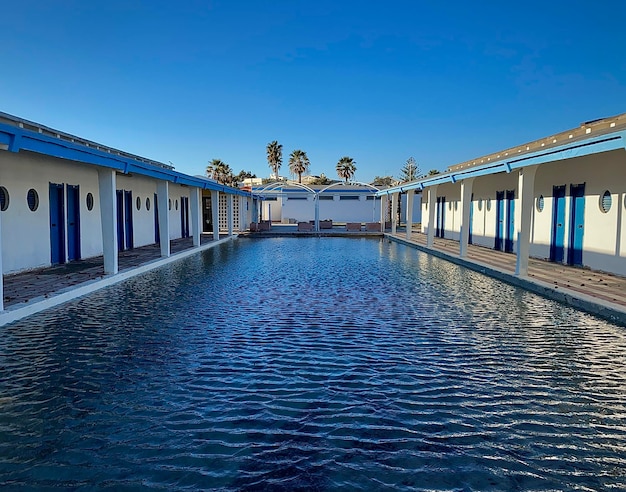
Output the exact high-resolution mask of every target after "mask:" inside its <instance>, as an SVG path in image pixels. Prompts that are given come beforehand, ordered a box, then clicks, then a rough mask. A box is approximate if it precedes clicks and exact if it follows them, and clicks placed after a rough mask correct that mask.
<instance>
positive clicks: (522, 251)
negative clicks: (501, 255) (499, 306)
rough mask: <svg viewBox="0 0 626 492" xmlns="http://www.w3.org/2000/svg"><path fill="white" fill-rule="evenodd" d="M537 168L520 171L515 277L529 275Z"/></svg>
mask: <svg viewBox="0 0 626 492" xmlns="http://www.w3.org/2000/svg"><path fill="white" fill-rule="evenodd" d="M536 173H537V166H529V167H523V168H522V169H520V170H519V176H518V187H517V197H518V199H519V200H518V201H519V206H517V207H515V227H516V232H517V247H516V250H517V258H516V262H515V275H519V276H521V277H525V276H527V275H528V257H529V255H530V227H531V221H532V211H533V202H534V199H535V174H536Z"/></svg>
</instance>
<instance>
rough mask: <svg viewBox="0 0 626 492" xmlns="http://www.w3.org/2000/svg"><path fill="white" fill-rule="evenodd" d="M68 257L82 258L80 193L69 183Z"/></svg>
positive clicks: (76, 187) (69, 258)
mask: <svg viewBox="0 0 626 492" xmlns="http://www.w3.org/2000/svg"><path fill="white" fill-rule="evenodd" d="M67 259H68V261H72V260H80V193H79V188H78V185H76V186H72V185H67Z"/></svg>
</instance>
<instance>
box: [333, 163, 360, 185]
mask: <svg viewBox="0 0 626 492" xmlns="http://www.w3.org/2000/svg"><path fill="white" fill-rule="evenodd" d="M336 169H337V175H338V176H339V177H340V178H342V179H343V180H345V182H346V183H347V182H348V181H349V180H350V179H352V178H353V177H354V173H355V172H356V162H354V159H353V158H352V157H342V158H341V159H339V162H338V163H337V167H336Z"/></svg>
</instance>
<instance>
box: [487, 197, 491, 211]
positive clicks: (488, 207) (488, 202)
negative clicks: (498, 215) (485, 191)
mask: <svg viewBox="0 0 626 492" xmlns="http://www.w3.org/2000/svg"><path fill="white" fill-rule="evenodd" d="M490 211H491V198H487V212H490Z"/></svg>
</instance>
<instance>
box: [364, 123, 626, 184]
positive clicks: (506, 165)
mask: <svg viewBox="0 0 626 492" xmlns="http://www.w3.org/2000/svg"><path fill="white" fill-rule="evenodd" d="M619 149H623V150H626V130H622V131H619V132H614V133H608V134H604V135H600V136H597V137H594V138H589V139H587V140H581V141H578V142H573V143H571V144H568V145H562V146H559V147H554V148H551V149H549V150H546V151H543V152H542V151H538V152H533V153H530V154H524V155H523V156H520V157H519V158H517V159H511V158H510V156H509V158H508V159H507V160H501V161H496V162H493V163H491V164H485V165H484V166H476V167H470V168H468V169H464V170H462V171H459V170H456V171H453V172H449V173H443V174H437V175H435V176H431V177H428V178H426V179H422V180H420V181H414V182H412V183H404V184H403V185H402V186H394V187H392V188H388V189H386V190H383V191H379V192H378V193H377V194H376V196H381V195H385V194H389V193H399V192H400V191H401V189H402V190H403V191H407V190H414V189H419V190H423V189H424V188H425V187H428V186H435V185H439V184H444V183H456V182H458V181H460V180H463V179H468V178H476V177H479V176H487V175H489V174H496V173H501V172H511V171H512V170H513V169H520V168H522V167H526V166H534V165H536V164H545V163H548V162H554V161H560V160H564V159H572V158H574V157H582V156H585V155H590V154H599V153H601V152H609V151H611V150H619Z"/></svg>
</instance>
